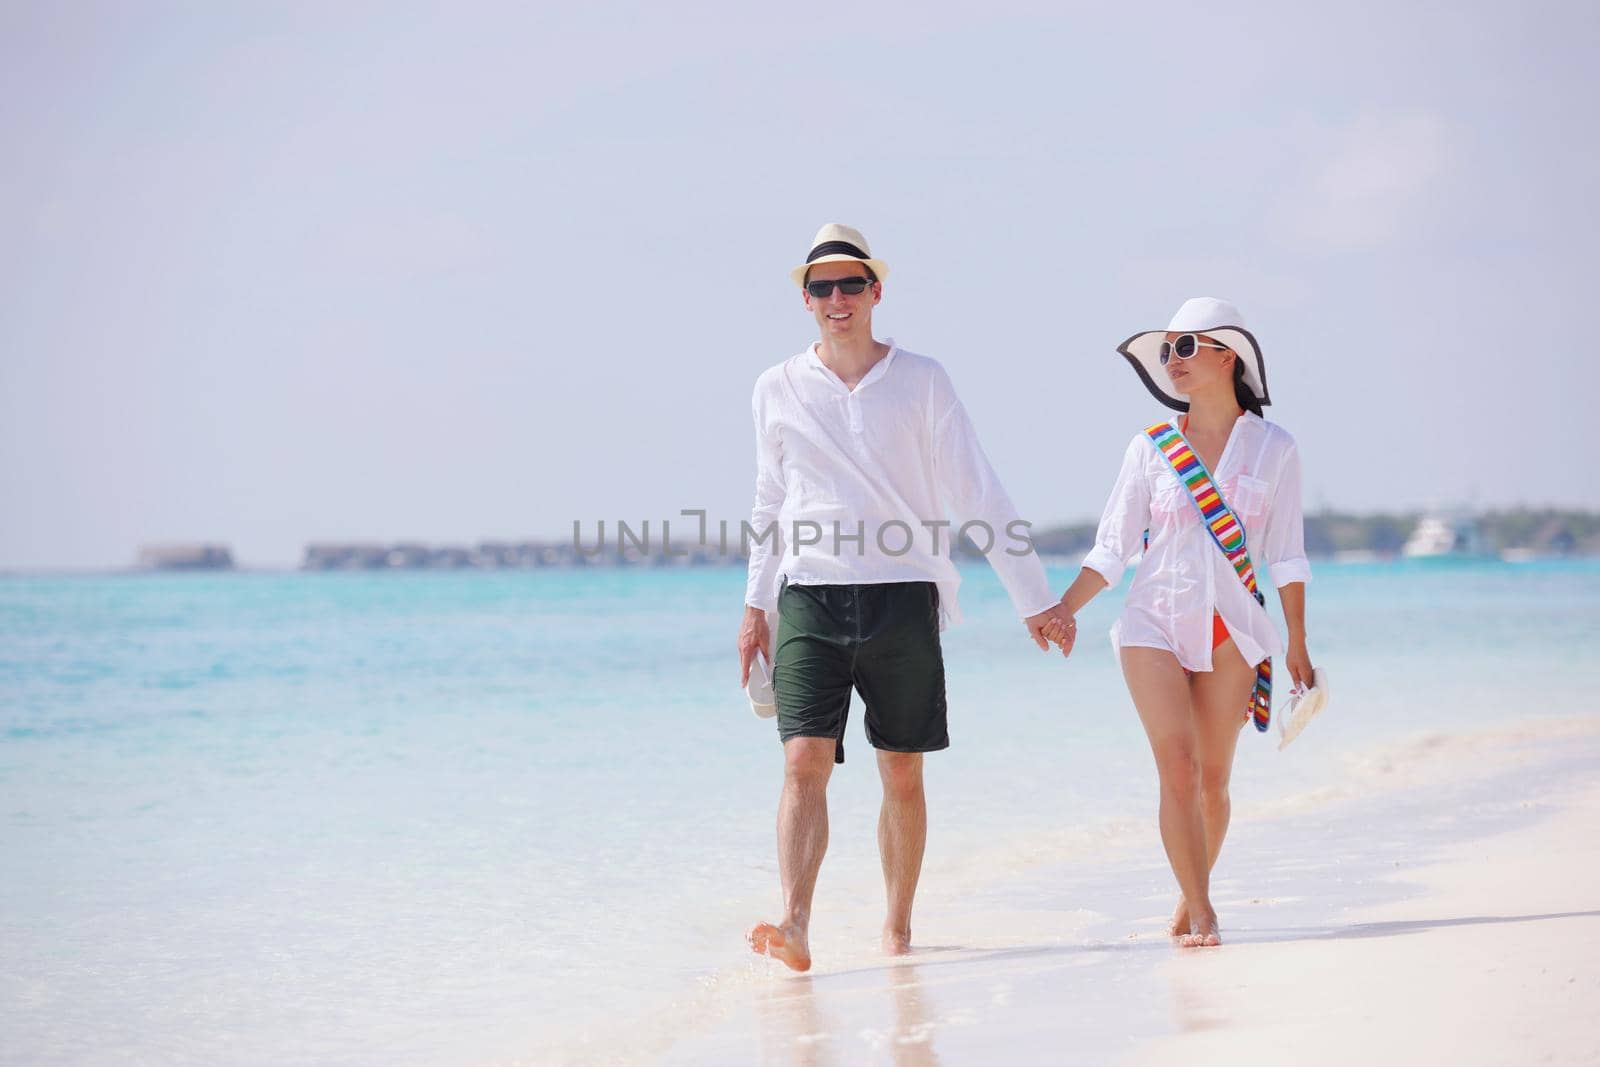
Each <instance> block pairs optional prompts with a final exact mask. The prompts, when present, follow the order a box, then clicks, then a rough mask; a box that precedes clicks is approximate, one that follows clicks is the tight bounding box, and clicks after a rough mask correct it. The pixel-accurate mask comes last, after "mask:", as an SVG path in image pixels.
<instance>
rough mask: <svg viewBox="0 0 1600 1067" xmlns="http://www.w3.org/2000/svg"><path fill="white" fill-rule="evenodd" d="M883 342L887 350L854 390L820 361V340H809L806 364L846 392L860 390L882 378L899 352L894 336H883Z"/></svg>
mask: <svg viewBox="0 0 1600 1067" xmlns="http://www.w3.org/2000/svg"><path fill="white" fill-rule="evenodd" d="M883 343H884V344H886V345H888V346H889V351H888V352H885V353H884V356H883V358H882V359H880V360H878V362H876V363H874V364H873V365H872V369H871V370H869V371H867V375H866V377H864V378H862V379H861V380H860V381H859V382H857V383H856V387H855V389H854V390H852V389H850V388H849V387H848V386H846V385H845V384H844V382H843V381H842V380H841V379H840V377H839V376H838V375H837V374H835V373H833V371H831V370H829V369H828V365H827V364H826V363H824V362H822V356H821V355H820V354H818V351H817V349H818V348H820V347H821V344H822V342H820V341H813V342H811V344H810V345H809V346H807V348H806V351H805V357H806V364H807V365H808V366H810V367H811V368H813V369H814V370H816V371H817V372H819V373H820V374H822V375H823V376H824V377H826V378H827V379H828V381H829V382H831V383H833V384H834V385H836V386H838V387H839V388H840V389H842V390H844V391H845V392H846V393H849V392H860V391H861V390H862V389H864V388H866V387H867V386H869V385H871V384H872V383H873V382H875V381H877V380H878V379H879V378H882V377H883V376H884V375H885V374H888V373H889V364H891V363H893V362H894V357H895V356H896V355H898V354H899V352H900V346H899V345H897V344H895V343H894V338H893V337H885V338H884V339H883Z"/></svg>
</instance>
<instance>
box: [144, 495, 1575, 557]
mask: <svg viewBox="0 0 1600 1067" xmlns="http://www.w3.org/2000/svg"><path fill="white" fill-rule="evenodd" d="M673 521H677V520H673ZM661 525H662V524H661V523H659V522H657V523H650V524H648V525H647V524H646V523H643V522H634V523H626V524H625V523H607V524H606V527H607V529H605V530H601V529H598V528H597V525H596V524H594V523H591V524H587V525H586V526H585V527H584V528H582V529H581V530H575V531H574V537H572V538H569V539H566V540H563V541H542V540H525V541H480V542H478V543H477V544H474V545H462V544H428V543H424V542H419V541H399V542H380V541H325V542H317V543H314V544H310V545H307V546H306V549H305V553H304V555H303V557H302V560H301V564H300V566H301V569H303V570H508V569H531V568H539V567H594V566H601V567H604V566H628V565H642V566H716V565H732V564H739V565H743V562H744V556H743V554H742V553H741V552H740V548H739V544H738V541H739V531H738V530H737V529H730V531H729V537H728V541H729V544H728V549H727V551H722V550H721V548H720V547H719V545H718V544H717V543H716V539H715V538H710V539H709V540H711V542H712V543H710V544H708V545H699V544H697V543H695V541H694V540H693V539H687V540H688V543H687V544H686V545H685V544H683V541H684V540H685V538H684V536H683V534H682V532H681V531H682V530H683V529H684V528H685V527H686V526H687V527H688V528H690V529H693V528H694V527H693V526H692V525H691V524H685V523H681V522H680V523H679V525H678V526H676V527H675V529H676V530H678V531H679V532H678V533H675V534H674V535H673V542H674V548H673V551H672V552H670V553H668V552H665V551H663V549H662V545H661V542H660V540H659V539H658V540H656V541H653V542H652V541H651V540H650V538H649V536H648V535H647V534H646V530H647V529H648V528H649V527H653V528H654V531H655V533H656V534H657V537H658V538H659V535H660V532H661ZM1095 526H1096V524H1095V523H1093V522H1079V523H1068V524H1062V525H1055V526H1040V527H1035V528H1033V530H1032V531H1031V533H1032V536H1033V541H1034V545H1035V546H1036V547H1037V549H1038V551H1039V554H1040V555H1042V556H1046V557H1052V558H1058V559H1059V558H1064V557H1066V558H1070V557H1073V556H1081V555H1082V554H1083V553H1084V552H1086V551H1087V550H1088V548H1089V546H1090V545H1091V544H1093V542H1094V534H1095ZM619 527H623V528H624V529H626V530H627V532H628V533H629V534H632V535H633V537H632V538H631V539H630V537H628V536H625V535H624V532H623V530H622V529H618V528H619ZM1305 530H1306V552H1307V554H1308V555H1310V556H1313V557H1317V558H1324V559H1326V558H1334V559H1393V558H1398V557H1401V556H1406V555H1409V556H1417V555H1427V556H1456V557H1462V558H1493V557H1500V558H1507V559H1531V558H1545V557H1562V556H1600V512H1594V511H1577V510H1565V509H1559V508H1509V509H1504V510H1494V511H1484V512H1475V513H1465V512H1462V513H1455V514H1453V515H1450V516H1441V515H1439V514H1437V513H1430V512H1421V511H1418V512H1410V513H1403V514H1369V515H1358V514H1354V513H1350V512H1342V511H1321V512H1316V513H1313V514H1308V515H1307V516H1306V518H1305ZM608 533H609V534H610V536H609V537H608V536H607V534H608ZM641 534H646V535H645V536H642V537H641V536H640V535H641ZM965 550H966V552H967V554H969V555H973V556H975V555H977V552H976V550H975V549H974V548H973V547H972V546H971V545H970V544H968V545H966V546H965ZM234 566H235V561H234V558H233V555H232V552H231V551H230V550H229V548H228V546H226V545H221V544H215V543H208V544H189V545H185V544H167V545H159V546H147V547H146V548H144V549H142V550H141V552H140V555H139V567H140V568H142V569H145V570H160V571H172V570H207V571H215V570H230V569H233V567H234Z"/></svg>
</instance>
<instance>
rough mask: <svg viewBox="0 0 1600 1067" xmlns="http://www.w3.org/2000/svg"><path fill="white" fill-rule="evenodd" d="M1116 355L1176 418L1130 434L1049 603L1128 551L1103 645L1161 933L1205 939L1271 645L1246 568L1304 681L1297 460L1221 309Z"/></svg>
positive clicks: (1261, 717) (1186, 315)
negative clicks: (1236, 768) (1138, 730)
mask: <svg viewBox="0 0 1600 1067" xmlns="http://www.w3.org/2000/svg"><path fill="white" fill-rule="evenodd" d="M1118 351H1120V352H1121V353H1122V354H1123V355H1124V356H1125V357H1127V359H1128V362H1129V363H1131V364H1132V365H1133V369H1134V370H1135V371H1137V372H1138V374H1139V377H1140V378H1141V379H1142V380H1143V381H1144V384H1145V386H1146V387H1147V388H1149V390H1150V391H1151V392H1152V393H1153V394H1155V397H1156V399H1157V400H1159V401H1161V402H1162V403H1163V404H1165V405H1166V406H1167V407H1169V408H1172V409H1174V410H1175V411H1178V412H1182V413H1184V414H1183V415H1181V416H1180V417H1178V418H1177V419H1176V420H1174V422H1173V423H1172V424H1171V425H1161V426H1159V427H1151V428H1150V429H1149V430H1146V431H1144V432H1141V433H1138V434H1135V435H1134V438H1133V441H1132V443H1131V444H1129V446H1128V450H1127V453H1126V455H1124V457H1123V461H1122V471H1121V473H1120V474H1119V475H1118V477H1117V484H1116V487H1115V488H1114V489H1113V490H1112V491H1111V499H1110V500H1109V501H1108V502H1107V504H1106V510H1105V514H1104V515H1103V516H1102V517H1101V519H1100V529H1099V532H1098V534H1097V535H1096V537H1095V546H1094V548H1093V549H1092V550H1091V551H1090V552H1089V555H1088V556H1087V558H1085V560H1084V563H1083V570H1082V571H1081V572H1080V573H1079V575H1078V577H1077V580H1075V581H1074V582H1073V583H1072V586H1071V588H1069V589H1068V590H1067V591H1066V593H1064V594H1063V595H1062V597H1061V602H1062V603H1063V604H1064V605H1065V606H1066V609H1067V611H1068V612H1070V613H1072V614H1074V615H1075V614H1076V613H1077V612H1078V610H1079V609H1081V608H1082V607H1083V606H1084V605H1085V604H1087V603H1088V602H1089V601H1090V600H1091V599H1093V598H1094V596H1095V594H1097V593H1099V592H1100V590H1102V589H1104V588H1106V586H1108V585H1116V584H1117V582H1118V581H1120V580H1121V578H1122V574H1123V571H1124V569H1125V568H1126V566H1127V564H1128V563H1129V562H1130V561H1131V560H1132V559H1133V558H1134V557H1135V556H1137V555H1138V554H1139V553H1140V552H1141V551H1143V553H1144V559H1143V561H1142V562H1141V563H1140V564H1139V569H1138V573H1137V575H1136V576H1135V577H1134V580H1133V586H1132V588H1130V589H1129V590H1128V599H1127V602H1126V604H1125V605H1124V607H1123V610H1122V617H1121V618H1120V619H1119V620H1118V621H1117V623H1116V625H1115V626H1113V627H1112V630H1111V642H1112V647H1113V648H1115V649H1116V650H1117V654H1118V656H1119V658H1120V659H1121V662H1122V672H1123V676H1124V677H1125V678H1126V679H1127V682H1128V692H1129V693H1130V694H1131V695H1132V696H1133V703H1134V706H1135V707H1136V708H1138V711H1139V719H1140V721H1141V722H1142V723H1143V724H1144V729H1145V733H1146V734H1147V735H1148V736H1149V738H1150V748H1151V751H1152V752H1153V753H1154V754H1155V758H1156V771H1157V773H1158V775H1159V777H1160V780H1161V841H1162V844H1163V845H1164V846H1165V847H1166V850H1167V859H1168V861H1169V862H1170V863H1171V864H1172V873H1173V874H1174V875H1176V876H1177V879H1178V888H1179V890H1180V891H1181V893H1182V895H1181V896H1180V897H1179V899H1178V908H1177V911H1176V913H1175V914H1174V915H1173V917H1172V925H1171V927H1170V928H1169V931H1168V932H1169V933H1171V934H1172V935H1173V936H1174V937H1177V938H1178V939H1179V943H1180V944H1183V945H1186V946H1200V945H1217V944H1220V943H1221V941H1220V939H1219V937H1218V935H1217V914H1216V911H1215V910H1214V909H1213V908H1212V906H1211V895H1210V878H1211V868H1212V866H1213V865H1214V864H1215V863H1216V862H1217V854H1218V853H1219V852H1220V851H1221V850H1222V839H1223V837H1224V835H1226V834H1227V832H1228V814H1229V805H1228V778H1229V775H1230V773H1231V772H1232V769H1233V753H1234V746H1235V745H1236V744H1237V742H1238V739H1239V731H1240V729H1241V728H1242V727H1243V726H1244V723H1245V722H1246V720H1247V719H1249V718H1251V713H1252V711H1253V712H1254V714H1255V719H1256V726H1257V728H1258V729H1263V730H1264V729H1266V723H1267V718H1266V714H1267V706H1268V705H1267V704H1266V703H1265V699H1267V694H1266V693H1264V692H1263V691H1262V688H1261V687H1262V686H1265V685H1267V684H1268V683H1270V677H1269V676H1268V677H1261V678H1260V681H1259V684H1258V675H1266V674H1267V671H1266V670H1265V669H1264V670H1263V671H1261V672H1258V670H1257V667H1258V665H1259V664H1263V661H1265V660H1267V659H1268V658H1269V657H1275V656H1279V655H1280V654H1282V653H1284V652H1285V649H1284V648H1283V646H1282V643H1281V641H1280V639H1279V636H1278V630H1277V627H1276V626H1275V625H1274V624H1273V622H1272V620H1271V619H1270V618H1269V617H1268V615H1267V612H1266V609H1265V608H1264V607H1263V606H1262V604H1261V603H1260V597H1259V594H1258V593H1257V591H1256V589H1255V586H1254V584H1253V582H1254V577H1253V572H1252V570H1251V567H1252V566H1255V567H1265V568H1267V569H1268V570H1270V572H1271V576H1272V580H1273V581H1274V582H1275V583H1276V584H1277V586H1278V597H1279V600H1280V601H1281V602H1282V605H1283V614H1284V619H1285V621H1286V622H1287V623H1288V628H1289V644H1288V649H1287V655H1286V657H1285V659H1286V661H1287V666H1288V677H1289V678H1290V679H1291V680H1292V681H1293V682H1294V684H1295V685H1296V686H1310V685H1311V684H1312V668H1311V656H1310V654H1309V653H1308V652H1307V651H1306V631H1305V583H1306V582H1307V581H1308V580H1310V578H1311V568H1310V565H1309V564H1308V563H1307V562H1306V559H1305V548H1304V534H1303V530H1302V520H1301V512H1300V459H1299V456H1298V453H1297V452H1296V449H1295V443H1294V438H1292V437H1290V436H1289V434H1288V433H1287V432H1286V431H1285V430H1283V429H1282V428H1281V427H1279V426H1276V425H1274V424H1273V423H1270V422H1267V421H1266V420H1265V419H1263V418H1262V417H1261V409H1262V407H1264V406H1265V405H1267V404H1268V403H1270V400H1269V399H1268V395H1267V383H1266V369H1265V366H1264V364H1263V363H1262V359H1261V350H1260V348H1259V347H1258V346H1257V344H1256V339H1255V337H1254V336H1252V335H1251V334H1250V332H1249V331H1248V330H1246V329H1245V328H1244V325H1243V319H1242V318H1241V316H1240V315H1239V312H1238V309H1236V308H1235V307H1234V306H1233V305H1232V304H1229V303H1227V302H1226V301H1223V300H1216V299H1212V298H1210V297H1200V298H1197V299H1194V300H1190V301H1188V302H1187V303H1185V304H1184V305H1183V307H1181V308H1179V309H1178V313H1177V314H1176V315H1175V316H1173V319H1172V322H1171V323H1170V324H1169V325H1168V326H1167V328H1166V330H1164V331H1162V330H1152V331H1149V332H1146V333H1141V334H1136V335H1135V336H1133V337H1131V338H1129V339H1128V340H1127V341H1126V342H1124V343H1123V345H1122V346H1121V347H1120V348H1119V349H1118ZM1174 426H1175V427H1176V431H1177V432H1173V427H1174ZM1196 459H1198V461H1199V463H1198V465H1197V464H1196V463H1195V460H1196ZM1180 471H1181V472H1182V478H1180V476H1179V473H1178V472H1180ZM1208 483H1209V484H1208ZM1210 485H1214V486H1215V487H1216V489H1217V490H1219V491H1220V501H1219V498H1218V494H1214V493H1210V492H1208V491H1207V490H1208V489H1209V487H1210ZM1229 512H1231V519H1232V520H1236V523H1237V526H1235V525H1234V524H1233V523H1232V522H1231V521H1230V516H1229V514H1228V513H1229ZM1240 527H1242V530H1241V529H1239V528H1240ZM1214 532H1215V536H1214ZM1241 534H1242V536H1241ZM1147 542H1148V543H1147ZM1225 547H1226V551H1227V552H1231V553H1232V554H1233V556H1234V559H1233V560H1231V561H1230V558H1229V555H1228V554H1226V553H1225ZM1241 556H1243V557H1247V560H1246V561H1244V562H1241V561H1240V557H1241ZM1242 576H1247V577H1249V579H1250V581H1249V583H1248V584H1247V582H1246V580H1245V577H1242ZM1075 632H1076V625H1075V623H1067V624H1060V623H1052V625H1051V627H1050V628H1049V629H1047V630H1046V633H1045V636H1047V637H1050V638H1051V639H1052V640H1053V641H1055V642H1056V643H1057V644H1058V645H1060V646H1061V650H1062V653H1063V655H1065V654H1067V653H1070V652H1071V649H1072V635H1073V634H1074V633H1075ZM1282 676H1283V675H1282V672H1281V671H1280V673H1279V677H1280V678H1281V677H1282Z"/></svg>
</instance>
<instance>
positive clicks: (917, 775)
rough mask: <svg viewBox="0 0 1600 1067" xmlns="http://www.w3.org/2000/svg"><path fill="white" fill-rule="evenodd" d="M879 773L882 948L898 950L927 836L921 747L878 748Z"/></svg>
mask: <svg viewBox="0 0 1600 1067" xmlns="http://www.w3.org/2000/svg"><path fill="white" fill-rule="evenodd" d="M878 774H879V776H880V777H881V778H882V779H883V808H882V810H881V811H879V813H878V855H879V857H880V858H881V859H882V860H883V887H884V891H885V893H886V894H887V896H888V898H889V911H888V914H887V916H886V917H885V918H884V920H883V951H884V952H886V953H888V954H889V955H891V956H903V955H905V954H907V953H908V952H910V951H911V903H912V900H913V898H915V897H916V895H917V879H918V878H919V877H920V876H921V874H922V853H923V849H924V847H925V846H926V845H927V842H928V804H927V798H926V797H925V795H924V794H923V790H922V753H920V752H882V751H880V752H879V753H878Z"/></svg>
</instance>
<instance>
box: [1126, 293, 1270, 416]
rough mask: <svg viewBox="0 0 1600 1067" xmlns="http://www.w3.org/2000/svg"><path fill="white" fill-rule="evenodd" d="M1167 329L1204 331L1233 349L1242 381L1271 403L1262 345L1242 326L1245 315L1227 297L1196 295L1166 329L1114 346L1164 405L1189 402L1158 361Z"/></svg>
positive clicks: (1185, 406) (1180, 406) (1179, 408)
mask: <svg viewBox="0 0 1600 1067" xmlns="http://www.w3.org/2000/svg"><path fill="white" fill-rule="evenodd" d="M1169 333H1203V334H1205V335H1206V336H1207V337H1211V338H1214V339H1215V340H1216V341H1217V343H1218V344H1224V345H1227V346H1228V347H1229V348H1231V349H1233V350H1234V352H1235V353H1236V354H1237V355H1238V357H1239V362H1240V363H1241V364H1243V366H1244V382H1245V385H1247V386H1248V387H1249V388H1250V391H1251V392H1252V393H1254V394H1255V398H1256V399H1257V400H1259V401H1260V402H1261V406H1262V407H1266V406H1267V405H1268V404H1270V403H1272V399H1271V398H1270V397H1269V396H1268V395H1267V367H1266V364H1265V363H1263V362H1262V360H1261V346H1260V345H1259V344H1257V343H1256V338H1255V334H1253V333H1251V332H1250V331H1249V330H1247V329H1245V328H1244V316H1243V315H1241V314H1239V309H1238V308H1236V307H1234V306H1233V305H1232V304H1230V303H1229V302H1228V301H1226V300H1218V299H1217V298H1216V297H1214V296H1197V297H1195V298H1194V299H1192V300H1185V301H1184V302H1183V306H1182V307H1181V308H1179V309H1178V313H1177V314H1176V315H1174V316H1172V321H1171V322H1169V323H1167V328H1166V329H1164V330H1146V331H1145V332H1143V333H1136V334H1134V335H1133V336H1132V337H1130V338H1128V339H1127V340H1126V341H1124V342H1122V343H1121V344H1120V345H1118V346H1117V351H1118V352H1121V353H1122V354H1123V356H1124V357H1126V358H1127V360H1128V362H1129V363H1131V364H1132V365H1133V369H1134V370H1135V371H1136V372H1138V375H1139V378H1140V380H1141V381H1143V382H1144V385H1145V388H1146V389H1149V390H1150V392H1151V394H1153V395H1154V396H1155V398H1156V399H1157V400H1159V401H1161V402H1162V403H1163V404H1165V405H1166V406H1167V407H1169V408H1172V409H1173V410H1175V411H1188V410H1189V402H1188V401H1187V400H1185V399H1184V398H1183V397H1182V396H1181V395H1179V394H1178V393H1176V392H1174V391H1173V389H1172V380H1171V379H1170V378H1168V377H1167V369H1166V368H1165V367H1163V366H1162V365H1161V342H1163V341H1165V340H1166V339H1167V334H1169Z"/></svg>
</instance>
